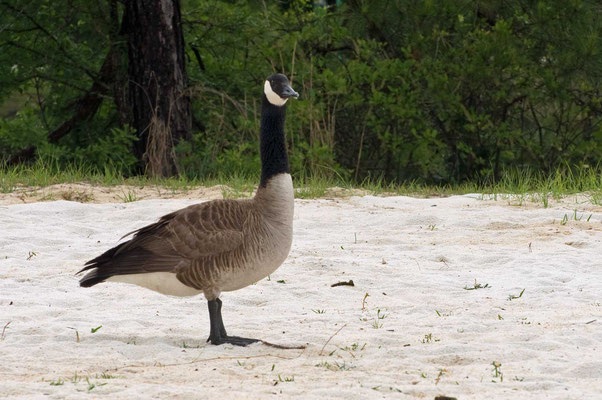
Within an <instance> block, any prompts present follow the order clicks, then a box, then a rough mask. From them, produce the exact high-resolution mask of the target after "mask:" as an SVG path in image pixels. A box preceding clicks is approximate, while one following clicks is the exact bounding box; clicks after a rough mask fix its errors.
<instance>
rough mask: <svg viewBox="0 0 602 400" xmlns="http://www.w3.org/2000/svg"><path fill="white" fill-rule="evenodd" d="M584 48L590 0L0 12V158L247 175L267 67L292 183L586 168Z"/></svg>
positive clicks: (96, 2)
mask: <svg viewBox="0 0 602 400" xmlns="http://www.w3.org/2000/svg"><path fill="white" fill-rule="evenodd" d="M601 50H602V5H601V3H600V2H599V1H588V0H546V1H544V0H540V1H529V0H483V1H466V0H439V1H434V0H413V1H393V0H391V1H386V0H370V1H367V0H365V1H364V0H339V1H307V0H290V1H226V0H223V1H217V0H215V1H201V0H152V1H151V0H123V1H117V0H69V1H56V0H0V105H1V106H0V160H3V161H2V162H3V163H4V165H7V164H15V163H27V162H31V161H32V160H34V159H36V158H41V159H44V160H46V161H49V162H51V163H52V164H53V165H57V166H66V165H73V164H77V165H86V166H87V167H90V168H93V169H98V170H103V169H105V168H107V167H110V168H114V169H116V170H118V171H119V172H121V173H123V174H126V175H127V174H139V173H147V174H149V175H162V176H169V175H174V174H185V175H188V176H196V177H203V176H219V175H222V174H231V173H237V174H257V173H258V170H259V157H258V130H259V113H260V95H261V93H262V92H261V91H262V83H263V80H264V79H265V78H266V77H267V76H268V75H269V74H272V73H273V72H283V73H285V74H286V75H288V76H289V78H290V79H291V80H292V82H293V87H294V88H295V89H296V90H297V91H298V92H299V93H300V94H301V98H300V100H299V101H296V102H292V101H291V104H290V105H289V112H288V116H287V140H288V147H289V152H290V157H291V168H292V172H293V174H294V175H295V176H296V177H311V176H334V175H336V176H340V177H343V178H345V179H350V180H356V181H360V180H362V179H365V178H367V177H371V178H376V177H379V178H380V177H382V178H384V179H385V180H387V181H391V182H401V181H405V180H410V179H411V180H419V181H424V182H429V183H454V182H462V181H466V180H471V181H493V180H495V179H497V178H499V177H500V175H501V174H502V173H503V171H504V170H506V169H508V168H525V169H532V170H536V171H542V172H544V173H546V172H550V171H553V170H556V169H557V168H571V167H580V168H596V167H599V165H600V162H601V160H602V124H601V122H602V92H601V88H602V85H601V84H602V53H601Z"/></svg>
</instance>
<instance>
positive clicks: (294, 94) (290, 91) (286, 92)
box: [280, 85, 299, 99]
mask: <svg viewBox="0 0 602 400" xmlns="http://www.w3.org/2000/svg"><path fill="white" fill-rule="evenodd" d="M280 97H282V98H283V99H288V98H289V97H294V98H298V97H299V93H297V92H295V91H294V90H293V88H292V87H290V86H289V85H286V86H285V87H284V90H283V91H282V94H281V95H280Z"/></svg>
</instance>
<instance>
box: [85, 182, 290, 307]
mask: <svg viewBox="0 0 602 400" xmlns="http://www.w3.org/2000/svg"><path fill="white" fill-rule="evenodd" d="M292 227H293V186H292V181H291V177H290V175H289V174H286V173H283V174H280V175H277V176H275V177H273V178H272V179H271V180H270V181H269V183H268V184H267V185H266V186H265V187H260V188H259V189H258V190H257V194H256V195H255V197H254V198H253V199H251V200H214V201H209V202H206V203H201V204H195V205H192V206H189V207H186V208H183V209H181V210H178V211H175V212H173V213H171V214H167V215H165V216H163V217H162V218H161V219H160V220H159V221H158V222H156V223H154V224H152V225H148V226H146V227H144V228H141V229H139V230H137V231H136V232H135V235H134V237H133V238H132V239H131V240H130V241H128V242H126V243H123V244H122V245H120V246H117V247H115V248H114V249H111V250H109V251H107V252H106V253H104V254H102V255H100V256H99V257H97V258H95V259H93V260H91V261H89V262H88V263H87V264H86V267H85V270H87V269H94V270H92V271H91V272H89V273H88V274H87V275H86V276H85V277H84V278H83V281H85V280H88V281H92V282H94V278H97V279H98V280H105V279H106V280H109V281H114V282H127V283H134V284H137V285H140V286H143V287H146V288H149V289H152V290H155V291H158V292H161V293H164V294H170V295H175V296H190V295H195V294H198V293H201V292H203V293H204V294H205V296H206V297H207V299H208V300H212V299H215V298H217V297H219V294H220V292H222V291H231V290H237V289H240V288H243V287H245V286H248V285H250V284H252V283H254V282H257V281H258V280H260V279H262V278H264V277H266V276H267V275H268V274H271V273H272V272H274V270H276V268H278V267H279V266H280V265H281V264H282V262H283V261H284V260H285V259H286V257H287V255H288V253H289V251H290V247H291V242H292ZM105 263H107V264H108V263H110V264H109V265H106V266H105V265H104V264H105Z"/></svg>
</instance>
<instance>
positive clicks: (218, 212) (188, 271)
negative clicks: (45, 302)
mask: <svg viewBox="0 0 602 400" xmlns="http://www.w3.org/2000/svg"><path fill="white" fill-rule="evenodd" d="M291 97H295V98H297V97H299V94H298V93H297V92H295V91H294V90H293V89H292V88H291V86H290V83H289V81H288V79H287V77H286V76H284V75H282V74H275V75H272V76H270V77H268V78H267V80H266V81H265V83H264V90H263V96H262V98H263V102H262V108H261V134H260V153H261V181H260V183H259V187H258V189H257V193H256V194H255V197H254V198H253V199H247V200H213V201H209V202H206V203H201V204H195V205H192V206H189V207H186V208H183V209H181V210H178V211H175V212H172V213H170V214H167V215H164V216H163V217H161V218H160V219H159V221H158V222H156V223H154V224H151V225H148V226H145V227H143V228H140V229H138V230H136V231H134V232H130V233H128V234H127V235H126V236H128V235H130V234H132V233H133V234H134V236H133V237H132V238H131V239H130V240H128V241H127V242H124V243H121V244H119V245H118V246H115V247H113V248H112V249H110V250H107V251H106V252H105V253H103V254H101V255H100V256H98V257H96V258H95V259H93V260H91V261H88V262H87V263H86V264H85V266H84V268H83V269H82V270H81V271H79V272H78V273H80V272H83V271H88V270H89V272H88V273H87V274H86V275H85V276H84V277H83V278H82V279H81V280H80V282H79V283H80V286H83V287H90V286H93V285H96V284H97V283H100V282H104V281H113V282H127V283H133V284H137V285H139V286H143V287H146V288H148V289H152V290H155V291H157V292H160V293H164V294H168V295H173V296H193V295H196V294H199V293H203V294H204V295H205V297H206V298H207V300H208V306H209V318H210V323H211V330H210V334H209V338H208V339H207V341H210V342H211V343H212V344H216V345H218V344H222V343H231V344H233V345H239V346H246V345H247V344H249V343H254V342H257V340H256V339H249V338H242V337H238V336H228V335H227V334H226V329H225V328H224V323H223V321H222V314H221V310H222V301H221V300H220V299H219V296H220V293H221V292H223V291H224V292H226V291H232V290H237V289H241V288H243V287H245V286H248V285H250V284H252V283H254V282H257V281H258V280H260V279H263V278H264V277H266V276H267V275H268V274H271V273H272V272H274V271H275V270H276V268H278V267H279V266H280V264H282V263H283V262H284V260H285V259H286V257H287V256H288V253H289V251H290V248H291V242H292V236H293V205H294V198H293V183H292V179H291V175H290V173H289V164H288V156H287V153H286V144H285V137H284V119H285V113H286V106H285V105H286V102H287V100H288V99H289V98H291Z"/></svg>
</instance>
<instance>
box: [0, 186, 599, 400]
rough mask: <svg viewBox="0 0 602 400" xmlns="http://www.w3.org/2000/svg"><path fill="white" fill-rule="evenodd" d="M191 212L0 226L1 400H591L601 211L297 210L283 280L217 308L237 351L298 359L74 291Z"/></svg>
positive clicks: (194, 306) (149, 306)
mask: <svg viewBox="0 0 602 400" xmlns="http://www.w3.org/2000/svg"><path fill="white" fill-rule="evenodd" d="M191 203H192V201H190V200H184V199H179V200H165V199H160V200H143V201H139V202H134V203H125V204H124V203H112V204H80V203H76V202H68V201H55V202H46V203H32V204H21V205H6V206H0V333H1V336H0V398H6V397H19V398H40V397H45V396H49V397H51V398H81V397H82V395H83V394H86V393H88V392H89V395H91V396H93V397H106V398H134V397H141V398H142V397H143V398H151V397H155V398H190V399H195V398H215V396H218V397H217V398H219V399H230V398H232V399H241V398H254V399H259V398H262V399H265V398H272V394H278V395H280V396H281V397H285V398H292V397H297V398H341V399H354V398H390V397H391V398H426V399H433V398H434V397H435V396H437V395H443V394H444V395H447V396H454V397H457V398H458V399H510V398H512V399H595V398H597V399H599V398H602V397H600V396H601V393H602V372H601V371H602V361H601V357H600V355H601V354H602V351H601V346H602V344H601V343H602V329H600V325H601V323H602V309H601V306H600V303H601V302H602V298H601V297H602V208H600V207H595V206H591V205H586V204H555V205H554V206H553V207H551V208H547V209H544V208H538V207H535V206H533V205H529V206H527V207H512V206H508V205H507V204H506V203H505V202H497V203H496V202H491V201H487V202H486V201H482V200H478V199H476V196H454V197H450V198H437V199H415V198H408V197H389V198H378V197H369V196H368V197H354V198H351V199H347V200H311V201H304V200H299V201H297V202H296V216H295V237H294V243H293V249H292V251H291V255H290V257H289V258H288V260H287V261H286V262H285V264H284V265H283V266H282V267H281V268H280V269H279V270H278V271H276V273H275V274H274V275H272V277H271V280H267V279H265V280H262V281H261V282H259V283H257V284H256V285H252V286H250V287H248V288H245V289H243V290H240V291H238V292H233V293H224V294H223V295H222V299H223V301H224V311H223V313H224V321H225V324H226V328H227V329H228V332H229V333H230V334H235V335H241V336H247V337H257V338H262V339H265V340H267V341H270V342H273V343H280V344H288V345H296V344H306V345H307V348H306V349H305V350H279V349H275V348H271V347H267V346H265V345H263V344H254V345H252V346H249V347H247V348H239V347H233V346H230V345H223V346H211V345H207V344H206V343H205V339H206V337H207V336H208V333H209V317H208V313H207V306H206V302H205V300H204V298H203V297H202V296H198V297H193V298H175V297H168V296H163V295H160V294H157V293H154V292H151V291H148V290H146V289H143V288H138V287H135V286H129V285H126V284H116V283H112V284H100V285H97V286H95V287H93V288H91V289H83V288H80V287H79V286H78V277H76V276H74V273H75V272H76V271H77V270H78V269H79V268H81V266H82V264H83V263H84V262H85V261H87V260H88V259H90V258H91V257H93V256H95V255H98V254H99V253H100V252H102V251H104V250H106V249H107V248H109V247H110V246H113V245H115V244H116V241H117V239H118V238H119V237H120V236H121V235H122V234H124V233H126V232H128V231H131V230H133V229H135V228H138V227H140V226H142V225H143V224H147V223H150V222H153V221H154V220H155V219H156V218H157V217H159V216H161V215H163V214H165V213H167V212H169V211H172V210H175V209H178V208H181V207H183V206H186V205H188V204H191ZM575 208H577V209H578V210H579V211H578V213H577V217H580V216H581V215H583V218H582V219H581V220H580V221H575V220H574V219H573V218H572V216H573V210H574V209H575ZM565 214H567V215H568V217H569V220H568V222H567V223H566V224H565V225H561V224H560V221H561V219H562V218H563V216H564V215H565ZM590 214H592V216H591V218H590V220H589V221H586V219H587V218H588V217H589V215H590ZM349 279H352V280H353V281H354V282H355V287H349V286H341V287H334V288H333V287H331V286H330V285H331V284H333V283H335V282H338V281H346V280H349ZM475 280H476V282H477V283H478V284H481V285H483V286H484V285H485V284H487V285H488V287H486V288H483V289H477V290H465V289H464V287H473V286H474V284H475ZM278 281H284V282H285V283H279V282H278ZM523 289H524V293H523V295H522V297H521V298H518V299H514V300H509V299H508V297H509V295H516V296H518V295H519V293H521V291H522V290H523ZM366 293H368V294H369V296H368V297H367V298H366V299H365V302H364V304H363V302H362V300H363V299H364V296H365V294H366ZM362 304H363V306H364V308H362ZM322 310H323V311H322ZM379 310H380V311H379ZM437 312H438V313H439V314H440V315H438V314H437ZM378 316H381V317H382V319H379V318H378ZM6 324H8V326H6ZM101 325H102V328H100V329H99V330H98V331H96V332H95V333H92V332H91V328H96V327H98V326H101ZM5 326H6V328H5V329H4V331H3V332H2V329H3V327H5ZM76 332H77V334H78V335H79V342H77V340H76ZM336 332H338V333H337V334H336V335H335V336H334V337H332V338H331V336H332V335H333V334H335V333H336ZM425 335H428V336H426V338H425ZM329 338H331V339H330V341H329V342H328V343H327V341H328V340H329ZM325 343H327V344H326V345H325ZM184 344H185V345H184ZM493 362H496V363H500V364H501V367H499V370H500V371H501V373H503V381H502V379H501V377H500V376H498V377H495V376H494V375H495V374H494V371H493V369H494V367H493V365H492V363H493ZM103 373H104V374H108V375H109V376H108V377H107V375H105V376H104V377H103ZM293 378H294V381H289V380H292V379H293ZM57 383H59V385H53V384H57ZM60 383H62V384H60ZM92 385H94V386H92ZM89 389H90V390H89ZM210 396H211V397H210Z"/></svg>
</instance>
